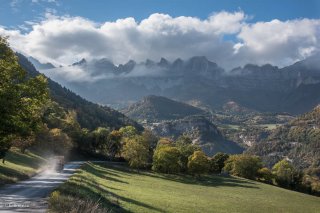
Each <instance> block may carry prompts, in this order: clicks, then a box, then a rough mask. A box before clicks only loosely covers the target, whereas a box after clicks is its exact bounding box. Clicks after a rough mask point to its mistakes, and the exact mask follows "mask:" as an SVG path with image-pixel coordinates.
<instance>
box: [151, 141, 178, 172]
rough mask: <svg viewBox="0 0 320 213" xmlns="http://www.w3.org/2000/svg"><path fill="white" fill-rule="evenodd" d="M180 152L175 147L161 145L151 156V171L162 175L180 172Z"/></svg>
mask: <svg viewBox="0 0 320 213" xmlns="http://www.w3.org/2000/svg"><path fill="white" fill-rule="evenodd" d="M179 158H180V152H179V150H178V149H177V148H176V147H171V146H165V145H161V146H158V147H157V149H156V150H155V152H154V154H153V165H152V170H154V171H156V172H163V173H177V172H180V165H179Z"/></svg>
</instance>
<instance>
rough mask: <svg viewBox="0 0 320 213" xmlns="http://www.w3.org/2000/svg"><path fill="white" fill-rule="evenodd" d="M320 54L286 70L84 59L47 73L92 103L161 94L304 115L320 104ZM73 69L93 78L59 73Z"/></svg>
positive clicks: (201, 61)
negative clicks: (72, 78) (81, 79)
mask: <svg viewBox="0 0 320 213" xmlns="http://www.w3.org/2000/svg"><path fill="white" fill-rule="evenodd" d="M318 56H319V55H318ZM318 56H314V57H310V58H308V59H306V60H303V61H299V62H297V63H295V64H293V65H291V66H287V67H284V68H278V67H276V66H272V65H270V64H266V65H263V66H258V65H253V64H248V65H246V66H244V67H238V68H235V69H233V70H231V71H226V70H224V69H222V68H221V67H219V66H218V65H217V64H216V63H214V62H212V61H210V60H208V59H207V58H205V57H203V56H196V57H192V58H190V59H189V60H181V59H177V60H175V61H173V62H169V61H167V60H166V59H164V58H162V59H161V60H160V61H159V62H154V61H151V60H146V61H145V62H141V63H136V62H134V61H132V60H131V61H129V62H128V63H126V64H123V65H121V64H120V65H114V64H113V63H112V62H111V61H109V60H108V59H100V60H93V61H83V60H82V61H80V62H78V63H75V64H74V65H72V66H70V67H64V68H60V67H59V68H55V69H50V70H49V71H48V70H43V72H44V73H45V74H47V75H48V76H49V77H51V78H52V79H53V80H56V81H58V82H60V83H62V84H64V86H66V87H68V88H69V89H71V90H73V91H75V92H76V93H78V94H80V95H81V96H84V97H85V98H88V99H89V100H91V101H94V102H97V103H101V104H108V105H111V106H114V107H118V106H120V107H121V106H123V107H127V106H128V105H129V103H132V102H136V101H138V100H140V99H141V98H142V97H144V96H148V95H159V96H165V97H168V98H172V99H176V100H180V101H184V102H188V101H190V100H199V101H201V102H203V103H204V104H206V105H208V106H210V107H211V109H221V108H222V107H223V106H224V105H225V104H226V103H228V102H230V101H234V102H237V103H239V104H240V105H242V106H244V107H246V108H249V109H251V110H256V111H261V112H289V113H292V114H300V113H303V112H306V111H308V110H311V109H312V108H313V107H315V106H316V105H317V104H319V103H320V93H319V92H317V91H316V90H317V89H319V88H320V63H319V62H318V61H319V60H318V58H319V57H318ZM69 68H70V69H71V68H72V69H80V70H83V71H84V72H85V73H88V75H89V76H90V79H91V81H87V82H86V81H85V82H76V81H73V82H71V81H67V79H65V76H60V77H59V76H57V75H58V74H59V73H63V72H59V69H69ZM92 79H93V80H92ZM318 91H319V90H318ZM119 94H121V95H119ZM306 96H308V97H306Z"/></svg>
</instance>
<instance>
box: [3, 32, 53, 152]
mask: <svg viewBox="0 0 320 213" xmlns="http://www.w3.org/2000/svg"><path fill="white" fill-rule="evenodd" d="M47 101H48V88H47V80H46V78H45V77H44V76H43V75H39V76H36V77H34V78H30V77H28V76H27V73H26V72H25V71H24V70H23V69H22V68H21V67H20V65H19V63H18V60H17V57H16V56H15V54H14V52H13V51H12V50H11V49H10V48H9V45H8V43H7V39H6V38H3V37H0V117H1V119H0V158H4V157H5V154H6V152H7V151H8V150H9V149H10V147H11V145H12V140H13V139H15V138H17V137H19V138H20V139H21V140H23V139H25V138H29V137H30V136H33V135H35V133H36V132H37V131H39V130H40V128H41V126H42V125H41V124H42V120H41V117H42V114H43V112H44V106H45V103H46V102H47Z"/></svg>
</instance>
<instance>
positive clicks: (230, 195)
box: [51, 163, 320, 212]
mask: <svg viewBox="0 0 320 213" xmlns="http://www.w3.org/2000/svg"><path fill="white" fill-rule="evenodd" d="M55 193H56V194H59V196H60V197H65V198H66V197H69V198H70V197H73V198H74V197H76V198H81V199H83V200H85V199H91V200H93V201H99V202H100V203H101V205H102V206H103V207H105V208H109V209H110V208H112V209H113V210H114V211H115V212H319V209H320V198H319V197H313V196H310V195H306V194H302V193H298V192H294V191H289V190H285V189H282V188H278V187H275V186H270V185H267V184H263V183H259V182H255V181H249V180H246V179H241V178H234V177H221V176H205V177H202V178H201V180H196V179H194V178H193V177H191V176H182V175H161V174H156V173H152V172H140V173H137V172H136V171H133V170H130V169H128V168H127V167H126V166H124V165H121V164H111V163H109V164H93V163H87V164H85V165H84V166H83V167H82V169H81V170H79V172H78V173H76V174H75V175H74V176H73V177H71V179H70V180H69V181H68V182H67V183H65V184H63V185H61V186H60V187H59V188H58V190H57V191H56V192H55ZM51 208H53V209H54V208H55V206H52V205H51ZM63 208H64V207H63ZM58 210H59V209H57V211H58Z"/></svg>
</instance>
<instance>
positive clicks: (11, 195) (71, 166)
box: [0, 161, 84, 213]
mask: <svg viewBox="0 0 320 213" xmlns="http://www.w3.org/2000/svg"><path fill="white" fill-rule="evenodd" d="M83 163H84V161H74V162H69V163H67V164H65V166H64V168H63V171H62V172H60V173H57V172H52V171H51V172H49V171H44V172H42V173H40V174H38V175H36V176H34V177H32V178H31V179H29V180H26V181H21V182H19V183H16V184H12V185H8V186H5V187H4V188H1V189H0V212H1V213H2V212H32V213H35V212H46V210H47V207H48V205H47V200H46V198H47V197H48V196H49V194H50V193H51V192H52V191H53V190H54V189H55V188H56V187H58V186H59V185H60V184H61V183H63V182H65V181H66V180H68V178H69V177H70V176H71V175H72V174H73V173H74V172H75V171H76V170H77V169H78V168H79V167H80V166H81V165H82V164H83Z"/></svg>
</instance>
